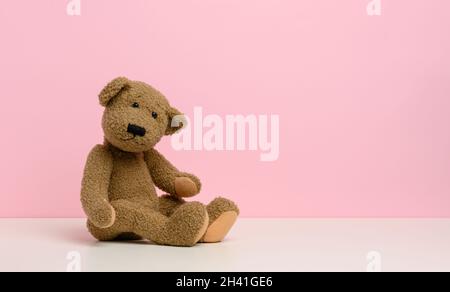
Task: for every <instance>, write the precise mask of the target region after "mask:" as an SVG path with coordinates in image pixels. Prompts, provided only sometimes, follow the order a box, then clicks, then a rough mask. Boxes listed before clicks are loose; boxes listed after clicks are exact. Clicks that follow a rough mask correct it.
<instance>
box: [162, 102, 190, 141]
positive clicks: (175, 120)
mask: <svg viewBox="0 0 450 292" xmlns="http://www.w3.org/2000/svg"><path fill="white" fill-rule="evenodd" d="M167 116H168V125H167V129H166V135H173V134H175V133H176V132H178V131H179V130H181V129H183V128H184V127H185V126H186V125H187V120H186V117H185V116H184V115H183V114H182V113H180V111H179V110H177V109H176V108H170V109H169V111H168V113H167Z"/></svg>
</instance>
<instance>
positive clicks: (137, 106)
mask: <svg viewBox="0 0 450 292" xmlns="http://www.w3.org/2000/svg"><path fill="white" fill-rule="evenodd" d="M131 106H132V107H134V108H139V103H137V102H134V103H133V104H132V105H131Z"/></svg>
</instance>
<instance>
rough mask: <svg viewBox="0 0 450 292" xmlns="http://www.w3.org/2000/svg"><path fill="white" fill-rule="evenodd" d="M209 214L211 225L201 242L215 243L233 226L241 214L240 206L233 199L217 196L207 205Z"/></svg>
mask: <svg viewBox="0 0 450 292" xmlns="http://www.w3.org/2000/svg"><path fill="white" fill-rule="evenodd" d="M206 209H207V210H208V215H209V218H210V219H209V222H210V223H209V227H208V229H207V231H206V233H205V236H204V237H203V238H202V240H201V242H205V243H215V242H220V241H222V240H223V239H224V238H225V236H226V235H227V234H228V232H229V231H230V230H231V227H233V225H234V223H235V222H236V219H237V217H238V215H239V208H238V207H237V206H236V204H235V203H233V202H232V201H230V200H228V199H225V198H216V199H215V200H213V201H212V202H211V203H209V204H208V206H207V207H206Z"/></svg>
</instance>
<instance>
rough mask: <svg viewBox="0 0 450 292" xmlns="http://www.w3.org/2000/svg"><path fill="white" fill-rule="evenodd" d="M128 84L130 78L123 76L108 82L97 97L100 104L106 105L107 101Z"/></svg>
mask: <svg viewBox="0 0 450 292" xmlns="http://www.w3.org/2000/svg"><path fill="white" fill-rule="evenodd" d="M128 86H130V80H128V79H127V78H125V77H118V78H116V79H114V80H113V81H111V82H109V83H108V85H106V86H105V88H103V90H102V92H100V95H99V99H100V104H101V105H102V106H107V105H108V103H109V102H110V101H111V99H113V98H114V97H116V96H117V95H118V94H119V93H120V92H121V91H122V90H123V89H125V88H127V87H128Z"/></svg>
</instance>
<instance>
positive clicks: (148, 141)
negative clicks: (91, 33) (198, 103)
mask: <svg viewBox="0 0 450 292" xmlns="http://www.w3.org/2000/svg"><path fill="white" fill-rule="evenodd" d="M99 98H100V104H101V105H102V106H104V107H105V111H104V113H103V119H102V128H103V132H104V135H105V139H106V140H107V141H108V142H109V143H111V144H112V145H113V146H115V147H117V148H119V149H120V150H122V151H125V152H135V153H138V152H144V151H148V150H150V149H152V148H153V147H154V146H155V145H156V144H157V143H158V142H159V141H160V140H161V138H162V137H163V136H165V135H172V134H174V133H175V132H177V131H178V130H180V129H181V128H182V127H183V125H184V124H185V120H183V118H182V115H181V113H180V112H179V111H178V110H177V109H175V108H173V107H171V106H170V104H169V102H168V101H167V99H166V98H165V97H164V95H162V94H161V93H160V92H159V91H157V90H156V89H154V88H153V87H151V86H150V85H148V84H145V83H143V82H139V81H131V80H129V79H127V78H125V77H119V78H116V79H114V80H113V81H111V82H110V83H109V84H108V85H106V87H105V88H104V89H103V90H102V92H101V93H100V95H99Z"/></svg>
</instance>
